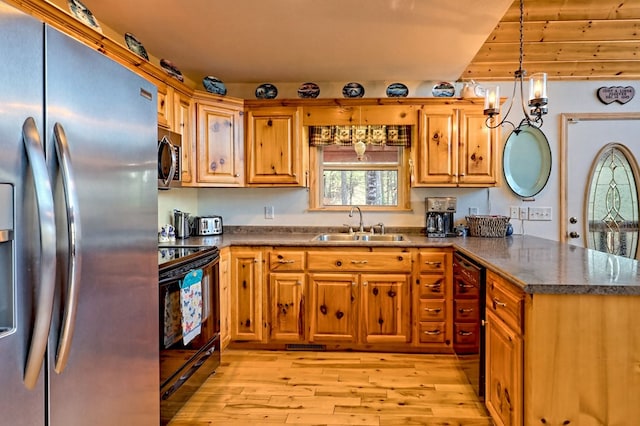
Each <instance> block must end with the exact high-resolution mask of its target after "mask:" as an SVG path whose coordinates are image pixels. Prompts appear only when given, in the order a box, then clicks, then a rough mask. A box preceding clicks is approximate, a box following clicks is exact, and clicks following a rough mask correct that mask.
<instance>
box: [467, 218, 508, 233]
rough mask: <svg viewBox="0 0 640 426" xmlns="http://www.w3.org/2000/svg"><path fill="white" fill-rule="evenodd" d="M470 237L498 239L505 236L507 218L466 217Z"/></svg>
mask: <svg viewBox="0 0 640 426" xmlns="http://www.w3.org/2000/svg"><path fill="white" fill-rule="evenodd" d="M466 219H467V224H468V225H469V234H470V235H471V236H472V237H490V238H500V237H505V236H506V235H507V224H508V223H509V217H507V216H466Z"/></svg>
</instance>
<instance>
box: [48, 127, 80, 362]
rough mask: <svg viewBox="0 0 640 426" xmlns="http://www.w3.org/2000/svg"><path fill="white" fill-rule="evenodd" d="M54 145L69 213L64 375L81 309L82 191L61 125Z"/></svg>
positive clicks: (61, 352)
mask: <svg viewBox="0 0 640 426" xmlns="http://www.w3.org/2000/svg"><path fill="white" fill-rule="evenodd" d="M53 135H54V142H55V147H56V155H57V157H58V166H59V168H60V176H61V179H62V186H63V189H64V201H65V207H66V212H67V235H68V244H69V257H68V259H67V292H66V294H67V300H66V303H65V304H64V314H63V317H62V325H61V330H60V337H59V340H58V351H57V352H56V362H55V367H54V369H55V372H56V373H58V374H60V373H62V372H63V371H64V368H65V367H66V365H67V360H68V358H69V350H70V349H71V341H72V340H73V332H74V329H75V322H76V313H77V310H78V309H77V308H78V297H79V292H80V272H81V270H82V268H81V266H82V250H81V243H80V242H81V241H82V238H81V235H82V232H81V226H80V214H79V205H80V203H79V201H78V191H77V189H76V180H75V178H74V175H73V174H74V172H73V167H72V165H71V156H70V154H69V144H68V143H67V136H66V134H65V132H64V128H63V127H62V125H61V124H60V123H56V124H55V125H54V126H53Z"/></svg>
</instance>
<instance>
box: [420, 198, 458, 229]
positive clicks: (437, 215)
mask: <svg viewBox="0 0 640 426" xmlns="http://www.w3.org/2000/svg"><path fill="white" fill-rule="evenodd" d="M424 204H425V220H426V226H427V237H435V238H441V237H455V236H456V235H457V234H456V233H455V231H454V230H453V214H454V213H455V212H456V197H428V198H425V199H424Z"/></svg>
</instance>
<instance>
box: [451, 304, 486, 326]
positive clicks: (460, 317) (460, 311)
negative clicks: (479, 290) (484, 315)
mask: <svg viewBox="0 0 640 426" xmlns="http://www.w3.org/2000/svg"><path fill="white" fill-rule="evenodd" d="M453 306H454V311H455V312H454V314H453V316H454V318H455V321H466V322H477V321H478V319H479V318H480V312H479V310H480V304H479V303H478V299H463V300H455V301H454V302H453Z"/></svg>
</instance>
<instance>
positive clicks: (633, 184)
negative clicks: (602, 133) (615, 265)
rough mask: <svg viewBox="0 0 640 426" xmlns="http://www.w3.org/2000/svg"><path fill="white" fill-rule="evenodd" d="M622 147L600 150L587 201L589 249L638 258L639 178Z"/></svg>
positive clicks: (614, 145) (608, 147)
mask: <svg viewBox="0 0 640 426" xmlns="http://www.w3.org/2000/svg"><path fill="white" fill-rule="evenodd" d="M637 170H638V168H637V164H636V163H635V159H634V158H633V155H632V154H631V153H630V152H629V151H628V150H627V149H626V148H625V147H624V146H622V145H617V144H611V145H608V146H607V147H605V148H604V149H603V150H602V151H600V154H599V157H598V158H597V161H596V162H595V164H594V166H593V169H592V170H591V182H590V185H589V193H588V199H587V209H586V210H587V212H586V213H587V247H589V248H592V249H595V250H599V251H604V252H607V253H611V254H616V255H620V256H626V257H630V258H635V257H636V255H637V251H638V176H637Z"/></svg>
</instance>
